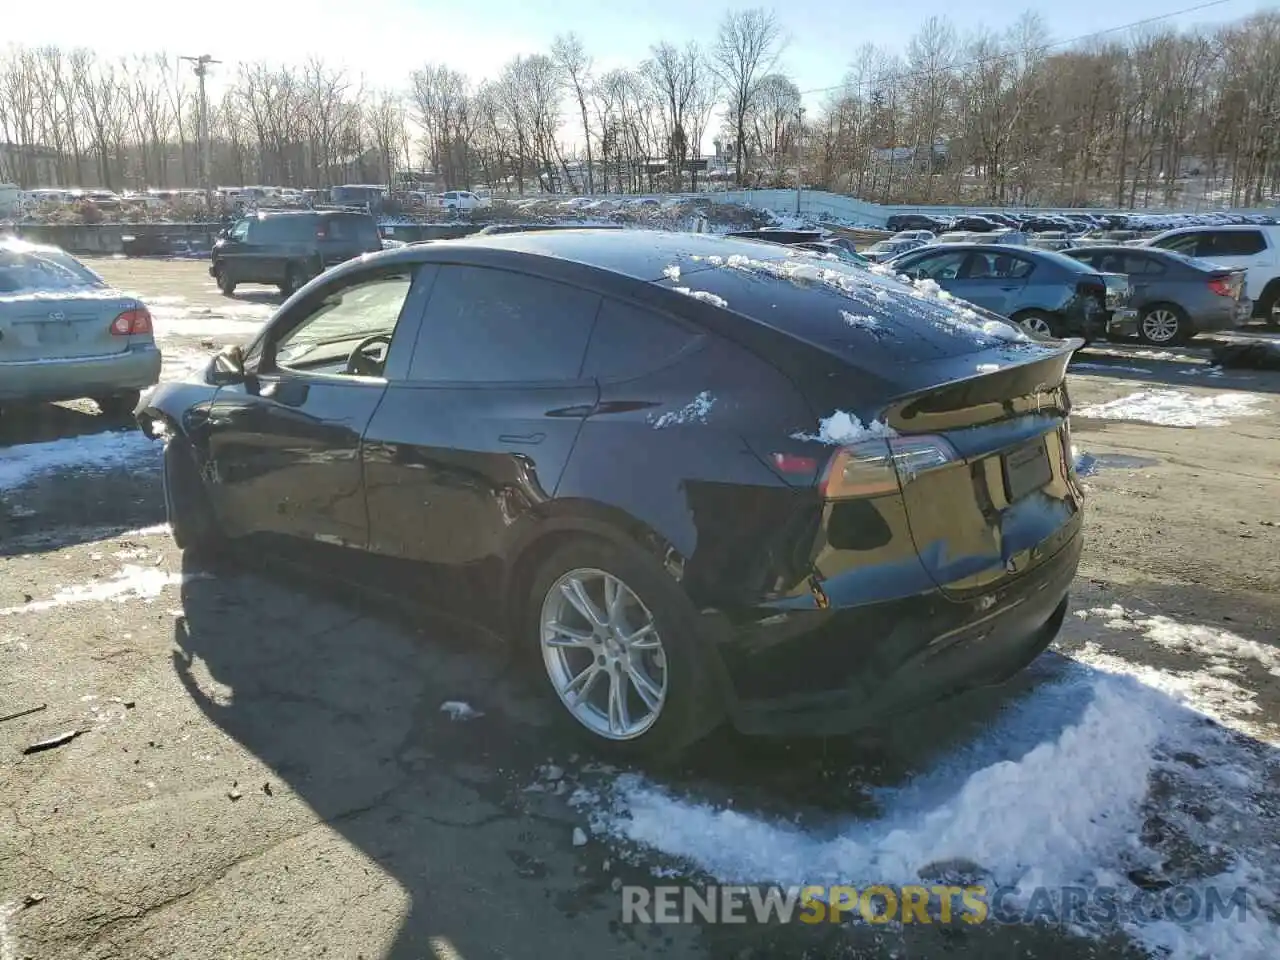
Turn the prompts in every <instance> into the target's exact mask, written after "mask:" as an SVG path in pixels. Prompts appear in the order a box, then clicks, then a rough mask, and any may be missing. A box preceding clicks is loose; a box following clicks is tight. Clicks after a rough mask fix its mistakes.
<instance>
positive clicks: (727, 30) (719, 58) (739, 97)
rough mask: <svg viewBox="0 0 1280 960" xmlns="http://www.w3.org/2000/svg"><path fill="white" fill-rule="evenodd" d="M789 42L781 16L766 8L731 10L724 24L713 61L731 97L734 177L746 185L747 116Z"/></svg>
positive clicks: (729, 105) (725, 17)
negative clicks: (761, 86)
mask: <svg viewBox="0 0 1280 960" xmlns="http://www.w3.org/2000/svg"><path fill="white" fill-rule="evenodd" d="M784 45H785V40H784V37H783V32H782V27H781V25H780V24H779V23H778V19H777V17H776V16H775V15H774V14H773V13H772V12H770V11H768V10H765V9H764V8H763V7H755V8H752V9H750V10H730V11H729V12H728V13H726V14H725V16H724V20H723V21H721V23H720V32H719V33H718V34H717V36H716V44H715V47H714V48H713V49H712V54H711V55H712V61H713V63H714V64H715V69H716V72H717V74H718V75H719V77H720V82H721V83H722V84H723V86H724V88H725V91H726V93H727V95H728V100H729V102H728V107H729V114H728V120H729V129H730V133H731V134H732V136H733V139H734V177H735V180H736V181H737V183H738V184H741V183H742V151H743V146H744V141H745V140H746V138H747V114H748V113H749V112H750V110H751V107H752V105H753V103H754V102H755V99H756V95H757V93H758V92H759V88H760V80H761V78H763V77H764V76H765V75H766V74H767V73H769V71H771V70H772V69H773V67H774V65H775V64H776V63H777V61H778V57H779V55H780V54H781V53H782V49H783V46H784Z"/></svg>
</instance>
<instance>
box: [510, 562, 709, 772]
mask: <svg viewBox="0 0 1280 960" xmlns="http://www.w3.org/2000/svg"><path fill="white" fill-rule="evenodd" d="M525 624H526V626H525V630H526V631H527V633H528V635H529V640H530V641H532V643H533V644H534V645H535V646H534V648H535V651H536V653H537V656H536V658H535V659H536V661H537V664H536V666H535V668H534V669H535V671H536V672H537V673H539V674H540V675H541V676H540V683H541V684H542V685H544V689H545V690H546V692H547V693H548V694H549V695H550V697H551V699H552V700H553V702H554V704H555V707H554V708H555V710H556V712H557V715H558V716H559V717H560V719H561V721H562V722H563V723H564V724H566V725H567V726H568V727H569V728H570V729H571V730H572V731H573V732H574V733H576V734H577V735H579V736H584V737H586V738H587V739H588V740H589V741H590V742H591V743H592V744H593V745H594V746H595V747H597V748H599V749H602V750H604V751H606V752H608V753H611V754H614V755H615V756H618V757H619V758H622V759H640V758H645V759H650V760H661V761H667V760H672V759H675V758H676V757H677V756H679V755H680V754H681V753H682V752H683V751H685V750H686V749H687V748H688V747H690V746H691V745H692V744H693V743H695V742H696V741H698V740H700V739H701V738H702V737H704V736H706V735H707V734H708V733H710V732H711V731H712V730H713V729H714V728H715V727H716V726H718V725H719V723H720V722H721V720H723V718H724V706H723V700H722V697H721V695H720V692H719V689H718V687H717V685H716V674H715V671H714V669H713V666H712V661H711V659H710V658H711V656H712V654H711V652H710V650H709V648H708V647H707V646H706V645H705V641H704V640H703V639H702V638H701V637H700V636H699V634H698V616H697V612H696V611H695V610H694V608H693V605H692V604H691V603H690V602H689V599H688V597H686V596H685V594H684V591H683V590H681V589H680V587H679V586H678V585H677V584H676V583H675V582H674V581H673V580H672V579H671V576H670V574H668V573H667V572H666V571H665V570H664V569H663V568H662V566H661V565H660V564H658V563H657V562H656V561H655V560H653V559H652V558H650V557H649V556H647V555H646V554H644V553H642V552H641V551H640V550H639V549H630V548H625V547H620V546H616V545H614V544H611V543H606V542H605V541H602V540H596V539H593V538H586V537H583V538H580V539H575V540H572V541H570V542H569V543H567V544H565V545H564V546H562V547H560V548H559V549H557V550H556V551H555V552H554V553H552V554H551V555H550V556H549V557H548V558H547V559H546V560H545V561H543V563H542V564H541V566H540V567H539V568H538V570H537V572H536V574H535V575H534V577H533V583H532V587H531V590H530V594H529V597H528V602H527V611H526V617H525Z"/></svg>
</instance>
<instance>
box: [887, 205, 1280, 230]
mask: <svg viewBox="0 0 1280 960" xmlns="http://www.w3.org/2000/svg"><path fill="white" fill-rule="evenodd" d="M1277 223H1280V213H1277V214H1275V215H1272V214H1246V213H1227V212H1212V213H1175V214H1152V213H1083V212H1063V213H1044V212H1039V211H1021V212H1019V211H1009V210H1006V211H1000V212H991V211H984V212H981V213H965V214H959V215H951V214H933V213H900V214H894V215H892V216H890V217H889V218H888V220H887V221H886V223H885V228H886V229H888V230H891V231H894V232H897V231H901V230H929V231H931V232H933V233H935V234H940V233H946V232H948V231H951V230H965V231H969V232H973V233H988V232H990V231H992V230H1000V229H1008V230H1019V231H1021V232H1024V233H1046V232H1061V233H1064V234H1066V235H1067V236H1076V235H1079V234H1081V233H1084V232H1086V231H1097V230H1133V231H1136V232H1139V233H1142V232H1147V233H1158V232H1160V231H1162V230H1171V229H1174V228H1177V227H1197V226H1227V225H1241V226H1247V225H1258V226H1269V225H1274V224H1277Z"/></svg>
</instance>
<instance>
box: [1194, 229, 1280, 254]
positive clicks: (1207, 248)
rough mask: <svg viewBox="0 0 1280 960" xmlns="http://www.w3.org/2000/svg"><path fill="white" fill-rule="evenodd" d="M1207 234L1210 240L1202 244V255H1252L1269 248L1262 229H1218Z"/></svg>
mask: <svg viewBox="0 0 1280 960" xmlns="http://www.w3.org/2000/svg"><path fill="white" fill-rule="evenodd" d="M1205 236H1206V239H1207V240H1208V241H1209V242H1208V243H1207V244H1204V243H1202V244H1201V245H1200V251H1199V253H1200V256H1202V257H1206V256H1207V257H1215V256H1217V257H1251V256H1253V255H1254V254H1255V253H1261V252H1262V251H1263V250H1265V249H1267V241H1266V240H1264V239H1263V238H1262V232H1261V231H1260V230H1217V231H1214V232H1213V233H1209V234H1206V235H1205Z"/></svg>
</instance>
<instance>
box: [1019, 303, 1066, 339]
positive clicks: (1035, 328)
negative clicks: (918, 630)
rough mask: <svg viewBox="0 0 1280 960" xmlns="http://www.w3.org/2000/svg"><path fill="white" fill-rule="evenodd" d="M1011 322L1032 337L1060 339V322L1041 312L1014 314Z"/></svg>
mask: <svg viewBox="0 0 1280 960" xmlns="http://www.w3.org/2000/svg"><path fill="white" fill-rule="evenodd" d="M1013 322H1014V323H1016V324H1017V325H1018V326H1019V327H1021V328H1022V329H1023V331H1024V332H1026V333H1029V334H1031V335H1032V336H1034V337H1042V338H1043V337H1054V338H1057V337H1061V336H1062V321H1061V320H1060V319H1059V318H1057V317H1055V316H1054V315H1053V314H1051V313H1046V312H1045V311H1043V310H1027V311H1025V312H1023V313H1019V314H1016V315H1015V316H1014V317H1013Z"/></svg>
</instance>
